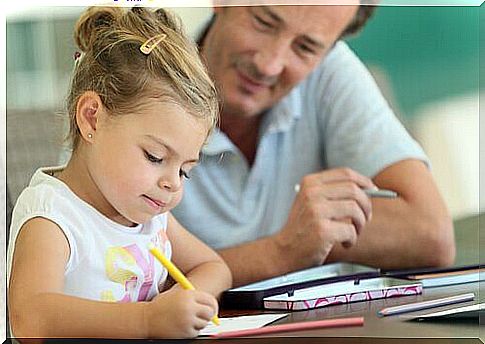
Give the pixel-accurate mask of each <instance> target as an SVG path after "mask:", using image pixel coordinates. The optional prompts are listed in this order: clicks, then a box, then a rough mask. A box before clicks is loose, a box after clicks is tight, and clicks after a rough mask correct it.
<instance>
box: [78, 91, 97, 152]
mask: <svg viewBox="0 0 485 344" xmlns="http://www.w3.org/2000/svg"><path fill="white" fill-rule="evenodd" d="M102 107H103V106H102V102H101V98H100V97H99V95H98V94H97V93H96V92H93V91H86V92H84V93H83V94H82V95H81V96H80V97H79V100H78V102H77V107H76V123H77V127H78V128H79V131H80V132H81V136H82V138H83V139H84V140H85V141H87V142H93V140H94V137H95V135H96V128H97V124H98V120H99V116H100V113H101V111H102Z"/></svg>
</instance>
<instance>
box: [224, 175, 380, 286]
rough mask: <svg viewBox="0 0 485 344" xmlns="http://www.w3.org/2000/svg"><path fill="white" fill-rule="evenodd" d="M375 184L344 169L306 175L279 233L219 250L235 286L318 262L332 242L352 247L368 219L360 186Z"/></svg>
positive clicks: (367, 202) (366, 202)
mask: <svg viewBox="0 0 485 344" xmlns="http://www.w3.org/2000/svg"><path fill="white" fill-rule="evenodd" d="M373 187H375V185H374V184H373V183H372V181H371V180H370V179H369V178H367V177H364V176H362V175H360V174H358V173H356V172H355V171H352V170H350V169H346V168H342V169H332V170H327V171H323V172H319V173H315V174H311V175H308V176H306V177H304V178H303V179H302V180H301V183H300V191H299V192H298V194H297V195H296V198H295V201H294V203H293V206H292V208H291V210H290V214H289V216H288V220H287V222H286V224H285V226H284V227H283V228H282V229H281V230H280V231H279V232H278V233H276V234H274V235H272V236H268V237H265V238H262V239H259V240H255V241H252V242H248V243H244V244H241V245H238V246H235V247H231V248H227V249H223V250H220V251H219V254H220V255H221V256H222V257H223V258H224V260H225V261H226V263H227V264H228V266H229V268H230V269H231V271H232V274H233V281H234V284H235V285H242V284H247V283H251V282H254V281H258V280H262V279H266V278H271V277H274V276H278V275H281V274H284V273H287V272H291V271H295V270H299V269H303V268H307V267H310V266H315V265H319V264H322V263H323V262H324V261H325V259H326V258H327V256H328V254H329V253H330V251H331V250H332V248H333V247H334V246H335V245H343V246H345V247H350V246H352V245H354V244H355V243H356V241H357V236H358V235H359V233H360V232H361V231H362V229H363V228H364V226H365V224H366V222H367V221H368V220H369V219H370V217H371V207H372V206H371V202H370V199H369V198H368V197H367V196H366V195H365V193H364V191H363V189H368V188H373Z"/></svg>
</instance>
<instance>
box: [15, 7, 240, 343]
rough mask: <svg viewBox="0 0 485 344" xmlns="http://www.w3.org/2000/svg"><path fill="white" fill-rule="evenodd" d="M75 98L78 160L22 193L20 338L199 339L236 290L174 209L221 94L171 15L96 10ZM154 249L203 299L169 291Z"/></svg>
mask: <svg viewBox="0 0 485 344" xmlns="http://www.w3.org/2000/svg"><path fill="white" fill-rule="evenodd" d="M75 39H76V42H77V44H78V45H79V48H80V49H81V50H82V53H81V54H80V56H76V67H75V71H74V75H73V80H72V85H71V90H70V93H69V97H68V112H69V115H70V120H71V127H70V128H71V129H70V131H71V137H72V143H73V155H72V158H71V159H70V161H69V163H68V164H67V166H65V167H64V168H62V167H60V168H41V169H39V170H38V171H37V172H36V173H35V174H34V176H33V177H32V180H31V182H30V185H29V186H28V187H27V188H26V189H25V190H24V191H23V193H22V194H21V195H20V197H19V199H18V202H17V204H16V207H15V210H14V214H13V220H12V226H11V235H12V237H11V238H12V244H11V245H10V250H9V255H8V258H9V271H10V276H9V283H10V284H9V294H8V295H9V299H8V301H9V309H10V322H11V328H12V333H13V335H14V336H16V337H108V338H150V337H193V336H196V335H197V333H198V331H199V330H200V329H202V328H203V327H205V326H206V324H207V323H208V321H209V320H210V319H211V318H212V317H213V316H214V315H215V314H216V313H217V310H218V306H217V301H216V299H215V296H217V295H219V294H220V293H221V291H222V290H224V289H227V288H228V287H230V285H231V276H230V272H229V269H228V268H227V266H226V265H225V264H224V262H223V261H222V259H221V258H220V257H219V256H218V255H217V254H216V253H215V252H214V251H212V250H211V249H209V248H208V247H207V246H205V245H204V244H202V243H201V242H200V241H199V240H197V239H196V238H195V237H194V236H192V235H191V234H189V233H188V232H187V231H186V230H185V229H184V228H182V227H181V225H180V224H178V223H177V221H176V220H175V219H174V217H172V215H171V214H170V213H169V211H170V209H172V208H173V207H175V206H176V205H177V203H178V202H179V201H180V199H181V197H182V192H183V183H184V179H185V178H188V175H189V171H190V169H191V168H192V167H193V166H194V165H195V164H196V163H197V161H198V157H199V151H200V149H201V147H202V145H203V144H204V142H205V140H206V138H207V135H208V134H209V132H210V130H211V129H212V128H213V126H214V124H215V122H216V118H217V115H216V114H217V113H218V106H217V99H216V94H215V90H214V87H213V84H212V83H211V81H210V79H209V77H208V76H207V74H206V71H205V69H204V67H203V65H202V63H201V61H200V60H199V57H198V54H197V51H196V49H195V48H194V46H193V45H192V44H191V43H189V41H188V40H187V39H186V37H185V36H184V34H183V32H182V30H181V28H180V25H179V24H178V22H176V21H175V20H174V18H173V17H172V16H171V15H170V14H169V13H167V12H166V11H164V10H162V9H158V10H156V11H152V10H148V9H144V8H138V7H135V8H133V9H131V10H125V9H121V8H99V7H98V8H90V9H88V10H87V11H86V12H85V13H84V14H83V15H82V16H81V17H80V19H79V20H78V22H77V24H76V28H75ZM150 243H152V244H154V245H155V246H156V247H158V248H159V249H160V250H162V251H163V252H164V253H165V255H167V256H169V257H170V256H171V257H172V260H173V261H174V263H175V264H176V265H177V266H178V267H179V268H180V269H181V270H182V271H184V272H185V273H186V275H187V277H188V278H189V280H190V281H191V282H192V283H193V284H194V285H195V288H196V290H195V291H187V290H183V289H182V288H181V287H180V286H179V285H177V284H175V285H174V286H173V287H171V288H169V289H168V290H166V291H164V282H165V280H166V279H167V271H166V270H165V269H164V268H163V267H162V266H161V264H159V263H158V261H156V260H154V258H153V256H152V255H151V254H150V253H149V251H148V246H149V244H150Z"/></svg>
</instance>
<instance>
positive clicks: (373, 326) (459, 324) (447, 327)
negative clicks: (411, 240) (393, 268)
mask: <svg viewBox="0 0 485 344" xmlns="http://www.w3.org/2000/svg"><path fill="white" fill-rule="evenodd" d="M484 223H485V214H482V215H475V216H471V217H467V218H464V219H460V220H457V221H455V222H454V227H455V241H456V247H457V255H456V262H455V264H456V265H467V264H477V263H478V262H480V254H479V251H480V249H479V247H485V224H484ZM480 232H481V235H480ZM483 258H485V257H483ZM483 258H482V262H483V261H485V260H484V259H483ZM481 284H485V283H481ZM479 289H480V290H479ZM467 292H474V293H475V295H476V296H477V298H479V299H481V301H482V302H484V301H485V286H483V285H481V286H479V283H468V284H461V285H455V286H448V287H438V288H426V289H424V291H423V294H422V295H412V296H405V297H398V298H391V299H381V300H373V301H365V302H356V303H349V304H343V305H337V306H331V307H323V308H318V309H314V310H309V311H298V312H292V313H290V314H289V315H288V317H286V318H284V319H281V320H279V321H278V322H277V323H278V324H283V323H288V322H297V321H312V320H320V319H331V318H341V317H356V316H363V317H364V319H365V323H364V326H363V327H347V328H336V329H321V330H309V331H299V332H287V333H282V334H278V335H276V334H274V335H272V336H274V337H278V338H273V340H274V341H273V340H270V339H269V338H265V340H264V343H266V342H268V343H280V342H281V343H290V341H291V343H292V344H296V343H309V344H311V343H345V344H351V343H352V344H353V343H356V344H357V343H359V344H366V343H369V344H370V343H377V344H379V343H394V344H400V343H428V344H431V343H440V344H441V343H444V344H448V343H449V344H451V343H453V344H454V343H481V341H480V339H479V338H481V339H482V340H485V327H483V326H479V323H478V320H466V321H454V322H450V321H446V322H443V321H442V322H409V321H403V320H401V319H400V318H399V317H398V316H389V317H384V318H379V317H378V316H377V315H376V313H377V311H378V310H380V309H382V308H385V307H390V306H395V305H400V304H404V303H412V302H419V301H424V300H429V299H434V298H440V297H446V296H451V295H456V294H461V293H467ZM480 296H481V297H480ZM472 303H473V302H468V303H462V304H460V306H466V305H469V304H472ZM448 308H450V306H444V307H439V308H434V310H444V309H448ZM255 312H257V313H261V312H260V311H238V312H235V311H228V310H226V311H222V313H221V314H222V316H234V315H242V314H254V313H255ZM409 314H412V313H409ZM480 327H482V328H483V329H481V328H480ZM285 337H286V338H285ZM288 337H293V338H288ZM295 337H298V338H295ZM248 340H249V339H248ZM253 340H254V339H253ZM295 341H296V342H295ZM259 342H260V341H256V343H259ZM219 343H220V341H219ZM237 343H240V344H244V343H246V341H240V340H239V341H237ZM247 343H252V342H251V340H249V341H247Z"/></svg>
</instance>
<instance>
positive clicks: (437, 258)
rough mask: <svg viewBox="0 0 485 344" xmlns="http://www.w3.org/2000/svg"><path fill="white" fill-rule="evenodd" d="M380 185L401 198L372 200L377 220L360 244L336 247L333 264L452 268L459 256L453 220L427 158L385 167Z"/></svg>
mask: <svg viewBox="0 0 485 344" xmlns="http://www.w3.org/2000/svg"><path fill="white" fill-rule="evenodd" d="M373 181H374V183H375V184H376V185H377V186H378V187H380V188H383V189H390V190H394V191H396V192H397V193H398V194H399V197H398V198H397V199H393V200H389V199H377V198H375V199H372V211H373V217H372V220H371V221H370V222H369V223H368V224H367V225H366V228H365V229H364V230H363V232H362V235H361V236H360V237H359V240H358V241H357V244H356V245H354V246H353V247H351V248H344V247H342V246H341V245H335V246H334V249H333V250H332V252H331V253H330V255H329V256H328V259H327V262H332V261H347V262H354V263H359V264H364V265H370V266H376V267H380V268H385V269H392V268H407V267H425V266H448V265H451V264H453V262H454V258H455V242H454V232H453V225H452V221H451V218H450V216H449V214H448V211H447V208H446V206H445V204H444V201H443V199H442V198H441V196H440V194H439V192H438V189H437V187H436V185H435V183H434V181H433V178H432V176H431V173H430V171H429V170H428V168H427V167H426V166H425V165H424V163H423V162H421V161H417V160H404V161H401V162H398V163H396V164H393V165H391V166H389V167H387V168H386V169H384V170H383V171H381V172H380V173H379V174H378V175H377V176H376V177H375V178H374V179H373Z"/></svg>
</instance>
